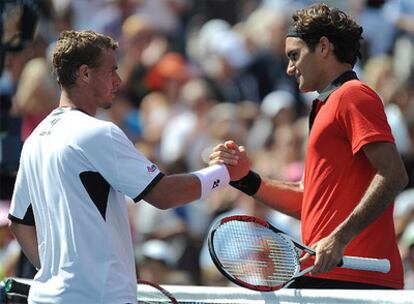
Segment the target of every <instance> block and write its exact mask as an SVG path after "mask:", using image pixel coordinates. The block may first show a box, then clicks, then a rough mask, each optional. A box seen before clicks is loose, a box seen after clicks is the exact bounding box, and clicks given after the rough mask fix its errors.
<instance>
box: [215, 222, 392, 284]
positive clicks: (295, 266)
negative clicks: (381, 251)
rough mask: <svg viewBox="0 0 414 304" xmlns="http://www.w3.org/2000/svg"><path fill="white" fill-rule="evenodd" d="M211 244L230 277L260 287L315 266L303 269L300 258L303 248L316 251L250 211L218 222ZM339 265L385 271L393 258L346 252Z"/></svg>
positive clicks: (285, 281)
mask: <svg viewBox="0 0 414 304" xmlns="http://www.w3.org/2000/svg"><path fill="white" fill-rule="evenodd" d="M208 248H209V251H210V255H211V258H212V259H213V262H214V264H215V265H216V267H217V268H218V270H219V271H220V272H221V273H222V274H223V275H224V276H225V277H226V278H228V279H229V280H230V281H232V282H234V283H236V284H237V285H240V286H242V287H246V288H249V289H252V290H257V291H273V290H278V289H280V288H283V287H286V286H287V285H288V284H289V283H291V282H293V280H295V279H296V278H298V277H301V276H303V275H305V274H306V273H308V272H310V271H312V269H313V266H311V267H308V268H306V269H301V265H300V263H299V259H300V256H301V255H302V253H303V252H308V253H310V254H313V255H314V254H315V251H314V250H312V249H311V248H309V247H307V246H305V245H303V244H301V243H299V242H297V241H295V240H293V239H292V238H291V237H290V236H289V235H287V234H285V233H284V232H283V231H281V230H279V229H277V228H276V227H274V226H272V225H271V224H269V223H268V222H267V221H265V220H262V219H260V218H257V217H254V216H248V215H234V216H229V217H225V218H223V219H221V220H219V221H217V222H216V223H214V224H213V227H212V228H211V229H210V231H209V235H208ZM338 267H343V268H350V269H358V270H368V271H378V272H384V273H385V272H388V271H389V270H390V262H389V261H388V260H387V259H371V258H360V257H350V256H344V257H343V258H342V262H341V263H340V265H338Z"/></svg>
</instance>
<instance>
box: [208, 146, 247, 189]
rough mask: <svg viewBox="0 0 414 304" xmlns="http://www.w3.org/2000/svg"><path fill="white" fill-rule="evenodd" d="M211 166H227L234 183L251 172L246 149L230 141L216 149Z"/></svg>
mask: <svg viewBox="0 0 414 304" xmlns="http://www.w3.org/2000/svg"><path fill="white" fill-rule="evenodd" d="M209 160H210V161H209V165H210V166H212V165H216V164H225V165H226V166H227V169H228V170H229V174H230V179H231V180H232V181H236V180H239V179H241V178H243V177H245V176H246V175H247V174H248V173H249V170H250V159H249V157H248V155H247V152H246V149H245V148H244V147H243V146H238V145H237V144H236V143H235V142H234V141H232V140H229V141H226V142H225V143H223V144H219V145H217V146H215V147H214V149H213V152H211V154H210V156H209Z"/></svg>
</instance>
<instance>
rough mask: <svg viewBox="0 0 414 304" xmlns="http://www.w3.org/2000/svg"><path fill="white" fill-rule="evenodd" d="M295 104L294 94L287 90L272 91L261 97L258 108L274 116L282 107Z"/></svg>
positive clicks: (286, 107) (289, 106) (285, 107)
mask: <svg viewBox="0 0 414 304" xmlns="http://www.w3.org/2000/svg"><path fill="white" fill-rule="evenodd" d="M294 104H295V96H293V94H292V93H290V92H289V91H284V90H279V91H273V92H271V93H269V94H267V95H266V96H265V98H263V101H262V104H261V105H260V110H261V111H262V112H263V113H264V114H266V115H267V116H269V117H274V116H276V115H277V114H278V113H279V112H280V110H282V109H290V108H292V107H293V106H294Z"/></svg>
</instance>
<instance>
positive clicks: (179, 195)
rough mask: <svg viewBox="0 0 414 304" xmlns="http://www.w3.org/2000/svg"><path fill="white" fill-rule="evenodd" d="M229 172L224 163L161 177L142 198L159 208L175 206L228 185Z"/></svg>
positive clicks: (200, 197) (201, 197)
mask: <svg viewBox="0 0 414 304" xmlns="http://www.w3.org/2000/svg"><path fill="white" fill-rule="evenodd" d="M229 181H230V177H229V172H228V170H227V168H226V167H225V166H224V165H216V166H211V167H207V168H204V169H201V170H198V171H195V172H191V173H188V174H175V175H170V176H165V177H163V178H162V179H161V180H160V181H159V182H158V184H157V185H156V186H155V187H154V188H153V189H152V190H151V191H150V193H148V194H147V195H146V196H145V197H144V199H145V200H146V201H147V202H149V203H150V204H152V205H153V206H155V207H157V208H160V209H168V208H173V207H177V206H180V205H183V204H186V203H189V202H192V201H195V200H197V199H203V198H205V197H206V196H207V195H208V194H209V193H210V192H212V191H215V190H218V189H220V188H221V187H224V186H226V185H228V183H229Z"/></svg>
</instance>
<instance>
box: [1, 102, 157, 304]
mask: <svg viewBox="0 0 414 304" xmlns="http://www.w3.org/2000/svg"><path fill="white" fill-rule="evenodd" d="M162 176H163V174H162V173H161V172H160V171H159V169H158V168H157V166H156V165H155V164H153V163H151V162H150V161H149V160H148V159H146V158H145V157H144V156H143V155H142V154H141V153H139V152H138V151H137V150H136V148H135V147H134V146H133V144H132V143H131V141H130V140H129V139H128V138H127V137H126V135H125V134H124V133H123V132H122V131H121V130H120V129H119V128H118V127H117V126H115V125H114V124H113V123H110V122H105V121H101V120H98V119H96V118H93V117H91V116H89V115H87V114H85V113H83V112H81V111H79V110H74V109H70V108H58V109H55V110H54V111H53V112H52V113H51V114H50V115H49V116H48V117H47V118H46V119H45V120H44V121H42V122H41V123H40V125H39V126H38V127H37V128H36V129H35V131H34V132H33V133H32V135H31V136H30V137H29V138H28V139H27V140H26V142H25V144H24V147H23V151H22V155H21V159H20V167H19V171H18V174H17V180H16V185H15V189H14V194H13V198H12V203H11V208H10V214H9V218H10V219H11V220H12V221H17V222H21V223H25V224H34V223H35V225H36V232H37V239H38V243H39V255H40V262H41V269H40V270H39V272H38V273H37V275H36V276H35V278H34V281H33V285H32V288H31V291H30V295H29V303H54V304H58V303H65V304H66V303H68V304H77V303H79V304H80V303H82V304H87V303H93V304H97V303H110V304H117V303H120V304H125V303H136V301H137V285H136V271H135V263H134V254H133V248H132V240H131V231H130V226H129V222H128V214H127V208H126V203H125V195H127V196H129V197H131V198H133V199H134V200H135V201H136V202H137V201H139V200H140V199H141V198H142V197H143V196H144V195H145V194H146V193H147V192H148V191H149V190H150V189H151V188H152V187H153V186H154V185H155V184H156V183H157V182H158V181H159V180H160V179H161V178H162ZM31 210H32V212H33V213H32V217H31V216H30V214H31ZM33 217H34V222H33Z"/></svg>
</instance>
